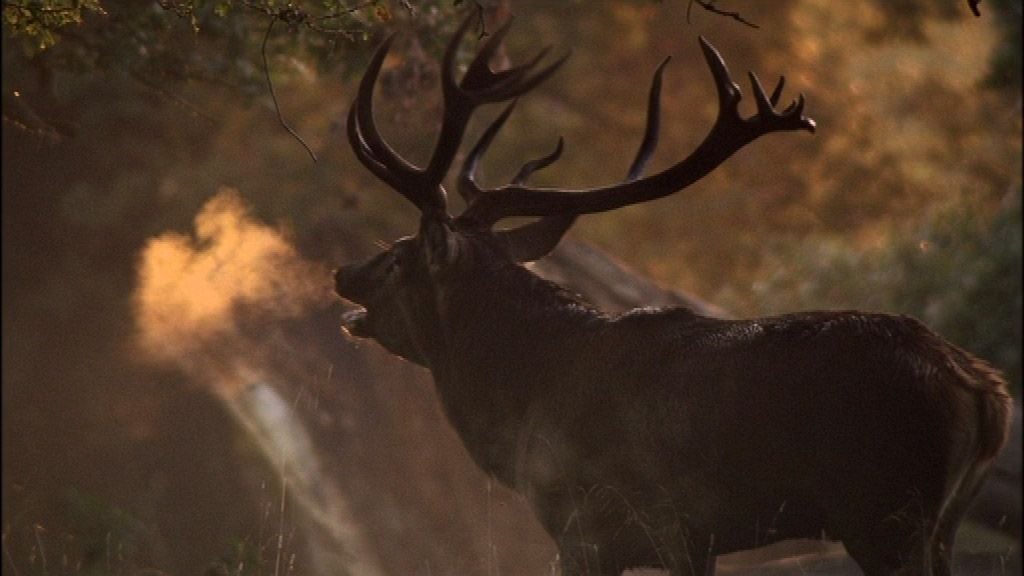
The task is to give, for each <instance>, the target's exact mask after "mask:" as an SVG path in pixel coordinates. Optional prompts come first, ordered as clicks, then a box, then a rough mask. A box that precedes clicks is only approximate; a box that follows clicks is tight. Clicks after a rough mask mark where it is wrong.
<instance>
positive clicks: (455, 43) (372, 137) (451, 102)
mask: <svg viewBox="0 0 1024 576" xmlns="http://www.w3.org/2000/svg"><path fill="white" fill-rule="evenodd" d="M471 22H473V18H472V16H470V17H467V18H466V20H464V21H463V22H462V24H461V25H460V26H459V28H458V30H457V31H456V33H455V36H454V37H453V38H452V40H451V42H449V43H448V46H447V48H446V50H445V54H444V59H443V61H442V65H441V75H442V90H443V95H444V115H443V118H442V121H441V130H440V132H439V134H438V137H437V143H436V144H435V147H434V151H433V153H432V154H431V157H430V162H429V163H428V164H427V167H426V168H423V169H420V168H417V167H416V166H414V165H413V164H411V163H410V162H408V161H407V160H405V159H403V158H402V157H401V156H399V155H398V154H397V153H396V152H395V151H394V150H393V149H392V148H391V147H390V146H389V145H388V144H387V142H386V141H385V140H384V138H383V137H382V136H381V135H380V132H379V131H378V130H377V127H376V124H375V122H374V119H373V88H374V86H375V84H376V82H377V76H378V75H379V74H380V69H381V65H382V64H383V62H384V58H385V56H386V55H387V53H388V49H389V48H390V47H391V42H392V40H393V39H394V36H391V37H389V38H387V39H386V40H385V41H384V42H383V43H382V44H381V45H380V47H379V48H378V49H377V51H376V53H374V55H373V59H372V60H371V61H370V65H369V68H368V69H367V71H366V73H365V74H364V75H363V79H362V81H361V82H360V84H359V91H358V94H357V96H356V99H355V101H354V102H353V103H352V108H351V109H350V110H349V115H348V138H349V143H350V144H351V146H352V149H353V150H354V151H355V154H356V157H357V158H359V161H360V162H362V164H363V165H364V166H366V167H367V168H368V169H369V170H370V171H371V172H373V173H374V175H376V176H377V177H378V178H380V179H381V180H382V181H384V182H385V183H386V184H388V185H389V186H391V187H392V188H394V189H395V190H397V191H398V192H399V193H401V194H402V195H403V196H405V197H406V198H407V199H409V200H410V201H411V202H412V203H413V204H415V205H416V206H417V207H418V208H419V209H420V211H421V212H423V213H424V214H441V215H446V214H447V208H446V200H445V196H446V195H445V191H444V188H443V187H442V185H441V182H442V181H443V180H444V177H445V175H446V174H447V172H448V170H449V168H450V167H451V163H452V160H453V159H454V157H455V154H456V152H457V151H458V149H459V145H460V143H461V142H462V137H463V135H464V133H465V131H466V125H467V124H468V123H469V119H470V117H471V116H472V113H473V110H474V109H476V107H477V106H480V105H481V104H487V103H493V102H504V101H507V100H512V99H514V98H516V97H518V96H520V95H521V94H524V93H526V92H528V91H530V90H532V89H533V88H534V87H535V86H537V85H538V84H540V83H541V82H543V81H544V80H546V79H547V78H548V77H549V76H551V74H552V73H554V72H555V70H557V69H558V67H559V66H561V65H562V63H563V62H565V60H566V58H567V57H568V54H566V55H565V56H563V57H562V58H559V59H558V60H556V61H555V62H553V63H551V64H549V65H547V66H546V67H544V68H542V69H540V70H539V71H537V72H535V73H532V74H531V72H533V69H534V68H535V67H536V66H537V64H539V63H540V61H541V60H542V59H543V58H544V56H546V55H547V53H548V48H545V49H543V50H541V51H540V53H539V54H537V56H536V57H534V58H533V60H531V61H530V62H529V63H527V64H524V65H522V66H517V67H514V68H510V69H508V70H503V71H501V72H494V71H492V70H491V69H490V66H489V64H488V62H489V61H490V59H491V57H492V56H493V55H494V52H495V50H497V48H498V46H499V45H500V44H501V41H502V39H503V38H504V37H505V35H506V34H507V33H508V29H509V26H510V25H511V23H512V22H511V20H509V21H508V22H506V23H505V24H504V25H503V26H502V27H501V28H500V29H498V30H497V31H496V32H495V33H494V34H492V35H491V37H490V38H489V39H488V40H487V42H485V43H484V45H483V47H482V48H481V49H480V51H479V52H478V53H477V55H476V56H475V57H474V58H473V61H472V62H471V63H470V65H469V68H468V69H467V70H466V73H465V75H463V77H462V80H461V81H459V82H457V81H456V80H455V55H456V53H457V52H458V47H459V44H460V43H461V41H462V37H463V36H464V35H465V33H466V30H467V29H468V28H469V26H470V24H471Z"/></svg>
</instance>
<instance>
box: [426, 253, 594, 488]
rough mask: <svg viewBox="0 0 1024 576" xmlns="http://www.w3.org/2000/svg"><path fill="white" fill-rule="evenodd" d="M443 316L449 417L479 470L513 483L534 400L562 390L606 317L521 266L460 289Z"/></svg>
mask: <svg viewBox="0 0 1024 576" xmlns="http://www.w3.org/2000/svg"><path fill="white" fill-rule="evenodd" d="M439 310H440V317H441V320H440V323H441V330H440V332H441V333H442V334H441V339H442V341H443V344H442V345H441V348H440V350H441V351H440V353H439V354H437V355H436V357H435V358H434V359H432V362H431V367H430V368H431V372H432V373H433V376H434V380H435V384H436V386H437V390H438V395H439V396H440V399H441V402H442V405H443V407H444V410H445V413H446V415H447V416H448V419H449V420H450V421H451V423H452V425H453V426H454V427H455V429H456V431H457V432H458V433H459V435H460V436H461V437H462V440H463V442H464V443H465V445H466V448H467V449H468V451H469V452H470V454H471V455H472V456H473V458H474V459H475V460H476V461H477V463H478V464H479V465H480V466H481V467H482V468H484V469H485V470H486V471H488V472H489V473H491V474H493V475H495V476H496V477H498V478H499V479H500V480H502V481H505V482H510V481H511V475H512V474H513V466H514V463H513V460H514V458H515V451H516V443H517V442H518V439H519V438H520V437H521V435H522V432H523V428H524V426H526V425H527V419H528V413H529V410H530V406H531V404H532V402H533V400H534V398H536V396H537V395H538V394H540V393H543V392H544V390H548V389H550V388H551V387H553V386H558V385H560V384H561V381H562V380H564V378H562V376H560V375H561V374H564V373H565V370H566V363H567V362H571V359H572V358H574V357H578V356H579V355H578V352H579V350H580V349H581V348H582V347H585V346H586V343H587V342H589V341H591V340H592V338H593V335H594V334H595V333H596V331H597V328H598V327H599V326H600V325H601V324H602V323H603V322H604V316H603V315H602V314H601V313H600V312H598V311H596V310H595V309H593V308H591V307H589V306H587V305H585V304H583V303H581V302H580V301H578V300H577V299H575V298H573V297H572V296H570V295H569V294H568V293H566V292H565V291H564V290H562V289H561V288H559V287H558V286H557V285H555V284H553V283H551V282H548V281H546V280H543V279H541V278H539V277H537V276H535V275H534V274H532V273H531V272H529V271H528V270H526V269H525V268H522V267H521V266H518V265H514V264H508V265H505V266H501V267H496V268H493V269H487V270H486V271H485V272H484V273H477V274H475V275H474V277H473V282H457V283H454V287H453V288H451V289H449V290H447V291H446V292H445V293H444V294H440V295H439ZM570 352H572V353H570Z"/></svg>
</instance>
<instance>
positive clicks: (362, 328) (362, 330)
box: [341, 307, 369, 338]
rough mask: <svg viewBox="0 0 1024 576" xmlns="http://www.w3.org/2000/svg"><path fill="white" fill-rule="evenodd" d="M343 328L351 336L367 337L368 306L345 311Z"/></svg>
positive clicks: (342, 318)
mask: <svg viewBox="0 0 1024 576" xmlns="http://www.w3.org/2000/svg"><path fill="white" fill-rule="evenodd" d="M341 329H342V330H344V331H345V332H347V333H348V334H349V335H351V336H358V337H360V338H365V337H367V336H368V335H369V334H368V333H367V331H366V308H362V307H360V308H353V309H352V310H349V311H347V312H345V313H343V314H342V315H341Z"/></svg>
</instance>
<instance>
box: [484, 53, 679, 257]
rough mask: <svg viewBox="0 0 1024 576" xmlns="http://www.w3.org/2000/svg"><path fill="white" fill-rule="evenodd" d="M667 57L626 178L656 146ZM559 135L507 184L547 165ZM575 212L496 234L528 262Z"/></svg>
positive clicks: (552, 242) (547, 247)
mask: <svg viewBox="0 0 1024 576" xmlns="http://www.w3.org/2000/svg"><path fill="white" fill-rule="evenodd" d="M669 60H671V57H668V58H665V59H664V60H662V62H661V64H659V65H658V69H657V70H655V72H654V79H653V80H652V81H651V91H650V95H649V96H648V101H647V124H646V127H645V128H644V136H643V138H642V139H641V141H640V147H639V148H638V149H637V152H636V157H635V158H634V159H633V163H632V164H631V165H630V167H629V172H628V173H627V175H626V179H625V181H626V182H630V181H633V180H636V179H637V178H639V177H640V174H642V173H643V171H644V166H646V164H647V161H648V160H649V159H650V157H651V155H652V154H653V153H654V150H655V148H657V146H658V129H659V126H660V123H661V79H662V73H663V72H664V70H665V66H666V65H667V64H668V62H669ZM562 145H563V140H562V138H559V139H558V146H557V147H556V148H555V151H554V152H552V153H551V154H549V155H547V156H545V157H543V158H538V159H536V160H533V161H531V162H527V163H526V164H524V165H523V167H522V168H521V169H520V170H519V174H517V175H516V177H515V178H513V179H512V182H511V184H512V185H513V186H518V185H520V184H523V183H525V182H526V179H527V178H528V177H529V176H530V175H531V174H533V172H535V171H536V170H539V169H541V168H544V167H547V166H549V165H550V164H552V163H553V162H555V161H556V160H557V159H558V158H559V156H561V154H562ZM576 217H577V215H576V214H555V215H552V216H544V217H543V218H541V219H539V220H536V221H534V222H530V223H529V224H524V225H523V226H520V227H518V228H513V229H511V230H501V231H499V232H498V235H499V236H500V237H501V238H502V239H504V240H505V243H506V245H507V246H509V248H510V250H511V251H512V256H513V258H515V259H516V260H517V261H519V262H531V261H533V260H538V259H540V258H543V257H544V256H546V255H547V254H549V253H550V252H551V251H552V250H554V249H555V246H557V245H558V242H559V241H560V240H561V239H562V236H564V235H565V233H566V232H568V231H569V229H570V228H572V225H573V224H575V223H576Z"/></svg>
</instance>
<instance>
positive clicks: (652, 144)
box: [626, 56, 672, 182]
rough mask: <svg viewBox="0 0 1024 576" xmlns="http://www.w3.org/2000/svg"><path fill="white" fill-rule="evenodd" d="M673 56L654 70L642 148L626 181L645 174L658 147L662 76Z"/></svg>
mask: <svg viewBox="0 0 1024 576" xmlns="http://www.w3.org/2000/svg"><path fill="white" fill-rule="evenodd" d="M671 59H672V57H671V56H668V57H666V58H665V59H664V60H662V61H661V64H659V65H658V69H657V70H655V71H654V80H652V81H651V92H650V94H649V95H648V97H647V126H646V128H645V129H644V137H643V139H642V140H641V141H640V148H638V149H637V151H636V157H635V158H634V159H633V164H632V165H630V167H629V172H628V173H627V176H626V182H631V181H633V180H636V179H637V178H639V177H640V175H641V174H643V171H644V167H645V166H646V165H647V161H648V160H650V158H651V155H652V154H654V149H655V148H657V147H658V131H659V127H660V125H661V77H662V74H663V73H664V71H665V66H667V65H668V62H669V60H671Z"/></svg>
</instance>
